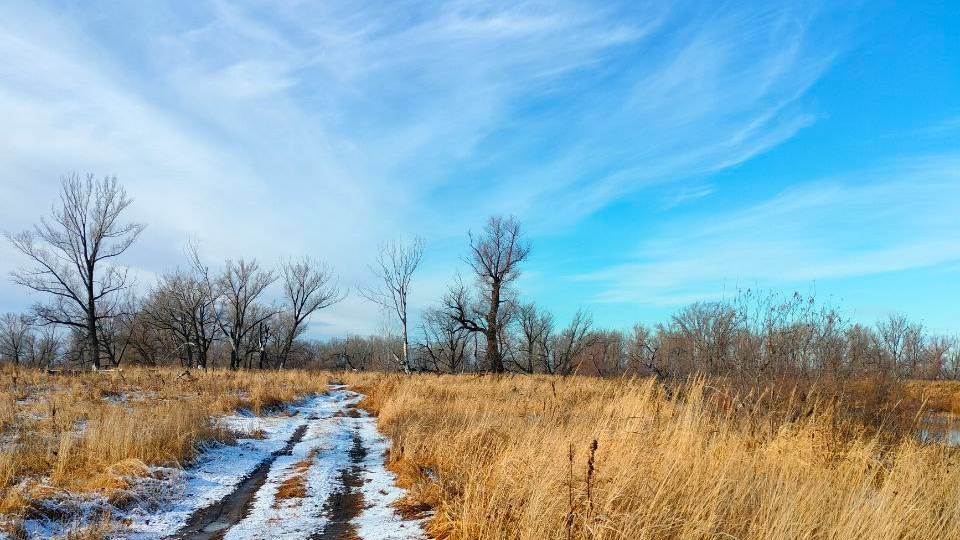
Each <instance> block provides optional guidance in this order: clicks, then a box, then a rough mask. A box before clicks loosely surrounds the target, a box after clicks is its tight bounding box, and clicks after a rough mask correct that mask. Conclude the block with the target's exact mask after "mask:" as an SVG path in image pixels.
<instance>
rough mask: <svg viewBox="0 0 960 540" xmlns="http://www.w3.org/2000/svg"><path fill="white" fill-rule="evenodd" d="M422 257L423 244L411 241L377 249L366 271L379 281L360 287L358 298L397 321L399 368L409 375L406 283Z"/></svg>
mask: <svg viewBox="0 0 960 540" xmlns="http://www.w3.org/2000/svg"><path fill="white" fill-rule="evenodd" d="M422 257H423V241H422V240H420V239H419V238H415V239H414V240H413V241H412V242H410V243H409V244H404V243H403V242H402V241H396V242H392V243H388V244H384V245H382V246H380V253H379V255H378V256H377V263H376V265H375V266H372V267H371V268H370V270H371V271H372V272H373V274H374V275H375V276H376V277H377V279H378V280H379V281H380V284H379V286H378V287H375V288H364V287H361V288H360V295H361V296H363V297H364V298H366V299H367V300H370V301H371V302H374V303H376V304H378V305H379V306H381V307H382V308H384V309H386V310H388V311H391V312H393V313H394V314H396V316H397V320H398V321H400V328H401V338H402V339H403V349H402V351H401V353H400V354H401V358H400V366H401V368H402V369H403V371H404V373H410V333H409V318H408V313H407V301H408V298H409V295H410V282H411V280H412V279H413V273H414V272H416V270H417V267H418V266H420V259H421V258H422Z"/></svg>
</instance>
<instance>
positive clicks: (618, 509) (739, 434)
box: [345, 374, 960, 540]
mask: <svg viewBox="0 0 960 540" xmlns="http://www.w3.org/2000/svg"><path fill="white" fill-rule="evenodd" d="M345 378H346V379H347V380H348V382H349V383H350V384H352V385H354V386H355V387H356V388H357V389H358V390H360V391H363V392H365V393H366V394H367V399H366V400H365V402H364V403H363V406H365V407H366V408H368V409H370V410H371V411H373V412H376V413H377V414H378V415H379V426H380V429H381V430H382V431H383V432H384V433H385V434H387V435H389V436H390V437H392V440H393V448H392V451H391V456H390V462H391V467H392V468H393V470H394V471H395V472H397V473H398V475H399V477H400V479H401V482H402V483H403V484H405V485H406V486H407V487H409V488H410V489H411V493H410V496H409V497H408V498H407V500H405V501H404V502H403V506H404V507H405V508H407V509H409V508H411V507H416V506H417V505H421V504H424V503H426V504H429V505H430V506H432V507H434V508H435V509H436V515H435V516H434V517H433V518H432V520H431V521H430V523H429V528H430V531H431V533H432V534H433V535H435V536H436V537H439V538H454V539H471V538H516V539H530V540H534V539H562V538H604V539H606V538H611V539H612V538H618V539H623V538H630V539H633V538H638V539H640V538H836V539H846V538H958V537H960V467H958V465H960V455H958V453H957V451H955V450H953V449H949V448H946V447H944V446H940V445H923V444H920V443H918V442H916V441H915V440H914V439H913V438H912V437H900V438H896V437H884V436H882V434H881V436H878V435H877V434H876V432H873V431H869V430H866V429H861V428H859V427H858V426H857V425H855V424H850V423H849V422H848V421H847V420H846V419H845V418H844V417H843V413H842V412H841V409H840V408H839V407H838V406H837V405H836V404H833V405H828V404H826V403H824V402H822V401H818V400H817V399H815V398H814V397H812V396H810V395H806V396H803V397H802V398H797V399H796V400H795V401H794V402H792V403H787V404H786V405H784V406H783V407H780V409H776V408H775V407H766V408H760V407H754V405H755V404H752V403H751V402H749V401H743V400H737V399H732V398H730V396H727V395H725V394H724V393H723V392H719V391H716V390H714V389H713V388H711V386H710V385H709V384H707V382H705V381H702V380H701V381H693V382H690V383H688V384H686V385H683V386H682V387H680V388H677V389H674V391H671V392H668V391H667V390H666V389H665V388H664V387H662V386H659V385H657V384H656V383H655V382H654V381H652V380H638V381H622V380H600V379H587V378H568V379H549V378H545V377H512V376H506V377H501V378H494V377H471V376H459V377H457V376H443V377H435V376H415V377H399V376H378V375H367V374H360V375H345ZM734 403H735V404H736V405H733V404H734Z"/></svg>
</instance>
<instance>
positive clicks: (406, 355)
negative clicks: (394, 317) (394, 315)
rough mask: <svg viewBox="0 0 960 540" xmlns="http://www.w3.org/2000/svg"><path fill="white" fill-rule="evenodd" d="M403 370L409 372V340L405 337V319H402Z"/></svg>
mask: <svg viewBox="0 0 960 540" xmlns="http://www.w3.org/2000/svg"><path fill="white" fill-rule="evenodd" d="M401 363H402V364H403V372H404V373H410V340H409V338H408V337H407V320H406V318H404V320H403V361H402V362H401Z"/></svg>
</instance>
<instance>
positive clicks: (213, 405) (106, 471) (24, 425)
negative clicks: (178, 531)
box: [0, 367, 327, 517]
mask: <svg viewBox="0 0 960 540" xmlns="http://www.w3.org/2000/svg"><path fill="white" fill-rule="evenodd" d="M326 388H327V377H326V375H325V374H321V373H313V372H303V371H284V372H229V371H210V372H202V371H192V372H191V373H190V374H184V373H183V371H182V370H173V369H161V370H156V369H130V370H124V371H122V372H105V373H84V374H79V375H48V374H46V373H43V372H39V371H29V370H14V369H12V368H10V367H6V368H2V369H0V514H7V515H12V516H21V517H22V516H27V515H30V513H31V512H32V511H33V510H35V509H36V507H37V503H38V502H39V501H41V500H43V499H45V498H47V497H49V496H52V495H54V494H56V493H57V492H58V491H60V490H64V489H66V490H69V491H71V492H74V493H79V494H84V493H100V494H104V495H106V496H107V497H108V498H109V499H111V500H112V501H113V502H115V503H123V502H124V500H123V498H124V497H125V496H126V494H127V489H128V488H129V482H128V479H129V478H130V477H135V476H144V475H148V474H150V470H149V467H148V466H149V465H180V464H183V463H185V462H188V461H189V460H190V459H192V458H193V457H194V455H195V453H196V451H197V449H198V447H199V446H200V445H202V444H204V443H208V442H212V441H223V442H230V441H231V440H232V439H233V437H234V434H232V433H229V432H227V431H225V430H224V429H222V428H221V427H219V426H218V425H217V424H216V423H215V422H214V421H213V418H214V417H215V416H216V415H220V414H224V413H228V412H232V411H234V410H236V409H239V408H247V409H250V410H252V411H253V412H255V413H257V414H261V413H264V412H268V411H269V410H270V409H271V408H272V407H275V406H278V405H281V404H284V403H288V402H291V401H294V400H297V399H299V398H302V397H304V396H305V395H307V394H311V393H316V392H322V391H325V390H326ZM248 435H252V436H254V437H257V436H259V437H262V436H263V434H262V433H259V434H258V433H252V434H244V436H248ZM42 479H46V480H43V481H42Z"/></svg>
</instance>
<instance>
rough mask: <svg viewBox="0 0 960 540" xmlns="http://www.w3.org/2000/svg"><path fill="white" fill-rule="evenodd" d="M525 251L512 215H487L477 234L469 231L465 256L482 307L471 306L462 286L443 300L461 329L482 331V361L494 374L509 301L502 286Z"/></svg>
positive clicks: (516, 273) (510, 280)
mask: <svg viewBox="0 0 960 540" xmlns="http://www.w3.org/2000/svg"><path fill="white" fill-rule="evenodd" d="M529 254H530V243H529V242H528V241H527V240H526V239H525V238H524V237H523V234H522V231H521V230H520V222H519V221H517V220H516V219H515V218H513V217H509V218H504V217H500V216H493V217H491V218H490V219H489V220H487V224H486V225H485V226H484V228H483V231H482V232H481V234H479V235H477V236H474V235H473V233H471V234H470V257H469V258H468V259H467V263H468V264H469V265H470V267H471V268H472V269H473V272H474V274H475V275H476V278H477V285H478V286H479V288H480V296H481V299H480V300H481V301H482V303H483V304H484V307H482V308H481V307H479V306H477V307H471V306H470V305H469V301H468V300H469V296H468V295H467V294H466V290H465V289H464V288H463V287H462V286H460V287H459V288H455V289H454V290H452V291H451V292H450V294H448V295H447V298H446V299H445V303H446V305H447V309H448V311H449V312H450V315H451V316H452V317H453V318H454V320H456V321H457V322H458V323H459V324H460V325H461V326H462V327H463V328H464V329H466V330H469V331H471V332H482V333H483V335H484V337H485V338H486V351H485V353H484V354H485V363H486V365H487V367H488V369H490V370H491V371H493V372H494V373H502V372H503V371H504V367H503V357H502V355H501V354H500V343H499V338H500V333H501V332H502V331H503V327H504V321H503V319H502V317H501V308H502V307H503V305H504V304H505V303H507V302H508V300H509V299H508V298H507V297H506V296H505V295H504V292H505V288H506V287H508V286H509V285H510V284H511V283H513V282H514V281H515V280H516V279H517V278H518V277H520V263H522V262H523V261H524V260H526V258H527V256H528V255H529ZM477 315H481V316H480V317H477Z"/></svg>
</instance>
